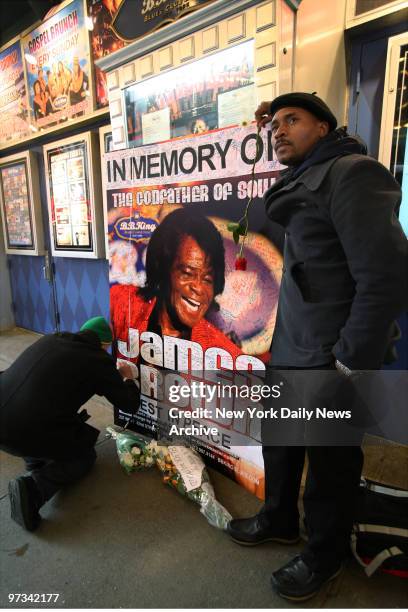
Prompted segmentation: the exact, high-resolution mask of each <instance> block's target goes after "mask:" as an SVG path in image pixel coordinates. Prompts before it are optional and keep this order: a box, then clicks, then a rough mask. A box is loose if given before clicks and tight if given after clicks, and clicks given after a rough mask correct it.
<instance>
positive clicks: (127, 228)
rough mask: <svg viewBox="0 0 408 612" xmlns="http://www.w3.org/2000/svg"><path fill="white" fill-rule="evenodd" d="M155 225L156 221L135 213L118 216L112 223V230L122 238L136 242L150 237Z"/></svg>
mask: <svg viewBox="0 0 408 612" xmlns="http://www.w3.org/2000/svg"><path fill="white" fill-rule="evenodd" d="M157 226H158V223H157V221H155V220H154V219H150V218H147V217H142V216H141V215H139V214H137V213H136V214H135V215H134V216H132V217H120V218H119V219H118V220H117V221H116V223H115V225H114V232H115V234H116V235H117V237H118V238H121V239H122V240H133V241H134V242H137V241H139V240H143V239H146V238H150V237H151V235H152V234H153V232H154V230H155V229H156V227H157Z"/></svg>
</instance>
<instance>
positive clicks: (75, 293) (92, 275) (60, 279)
mask: <svg viewBox="0 0 408 612" xmlns="http://www.w3.org/2000/svg"><path fill="white" fill-rule="evenodd" d="M54 264H55V285H56V295H57V304H58V312H59V315H60V329H61V330H64V331H78V330H79V328H80V327H81V325H82V324H83V323H84V322H85V321H86V320H87V319H89V318H91V317H94V316H97V315H102V316H103V317H105V318H107V319H109V265H108V262H107V261H106V260H105V259H97V260H91V259H71V258H65V257H56V258H55V259H54Z"/></svg>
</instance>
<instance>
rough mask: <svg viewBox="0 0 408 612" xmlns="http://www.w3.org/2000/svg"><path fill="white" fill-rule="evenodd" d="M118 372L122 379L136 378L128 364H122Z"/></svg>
mask: <svg viewBox="0 0 408 612" xmlns="http://www.w3.org/2000/svg"><path fill="white" fill-rule="evenodd" d="M118 372H119V374H120V375H121V376H122V378H132V379H133V378H134V374H133V372H132V368H131V366H130V365H129V364H128V363H122V364H121V365H120V366H119V367H118Z"/></svg>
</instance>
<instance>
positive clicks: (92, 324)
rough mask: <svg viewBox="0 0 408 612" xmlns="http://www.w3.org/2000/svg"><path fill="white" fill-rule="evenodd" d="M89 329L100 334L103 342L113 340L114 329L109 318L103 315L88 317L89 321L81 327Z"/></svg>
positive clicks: (82, 329)
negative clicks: (108, 320)
mask: <svg viewBox="0 0 408 612" xmlns="http://www.w3.org/2000/svg"><path fill="white" fill-rule="evenodd" d="M87 329H89V330H91V331H93V332H95V333H96V334H98V336H99V340H100V341H101V342H106V343H108V342H112V339H113V338H112V330H111V328H110V325H109V323H108V322H107V320H106V319H104V318H103V317H93V318H92V319H88V321H86V323H84V324H83V326H82V327H81V331H85V330H87Z"/></svg>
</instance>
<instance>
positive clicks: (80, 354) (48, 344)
mask: <svg viewBox="0 0 408 612" xmlns="http://www.w3.org/2000/svg"><path fill="white" fill-rule="evenodd" d="M94 394H98V395H104V396H105V397H106V398H107V399H108V400H109V401H110V402H112V403H113V404H115V405H116V406H118V407H119V408H122V409H123V410H126V411H129V412H132V413H134V412H136V411H137V409H138V407H139V399H140V393H139V390H138V388H137V387H136V385H135V384H134V383H133V382H132V381H125V382H124V381H123V379H122V377H121V375H120V374H119V372H118V371H117V369H116V366H115V361H114V359H113V358H112V357H111V356H110V355H109V354H108V353H107V352H106V351H105V350H103V348H102V347H101V343H100V341H99V338H98V336H97V335H96V334H95V333H94V332H92V331H84V332H80V333H77V334H71V333H68V332H63V333H57V334H50V335H46V336H43V337H42V338H41V339H40V340H38V341H37V342H35V343H34V344H33V345H32V346H30V347H29V348H27V349H26V350H25V351H24V352H23V353H22V354H21V355H20V356H19V357H18V358H17V359H16V361H15V362H14V363H13V364H12V365H11V366H10V367H9V368H8V369H7V370H5V371H4V372H3V373H2V374H1V375H0V446H3V448H5V449H11V450H12V451H14V452H15V453H16V454H21V455H22V456H32V457H49V458H63V457H69V456H72V455H73V454H75V452H81V450H84V449H85V448H88V447H89V446H92V445H93V444H94V443H95V441H96V438H97V437H98V433H99V432H98V430H97V429H95V428H94V427H91V426H90V425H88V424H87V423H85V422H84V420H83V418H81V417H80V416H79V415H78V411H79V410H80V408H81V406H82V405H83V404H84V403H85V402H87V401H88V400H89V399H90V398H91V397H92V396H93V395H94Z"/></svg>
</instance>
